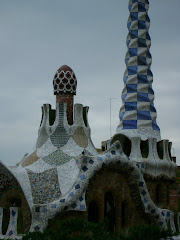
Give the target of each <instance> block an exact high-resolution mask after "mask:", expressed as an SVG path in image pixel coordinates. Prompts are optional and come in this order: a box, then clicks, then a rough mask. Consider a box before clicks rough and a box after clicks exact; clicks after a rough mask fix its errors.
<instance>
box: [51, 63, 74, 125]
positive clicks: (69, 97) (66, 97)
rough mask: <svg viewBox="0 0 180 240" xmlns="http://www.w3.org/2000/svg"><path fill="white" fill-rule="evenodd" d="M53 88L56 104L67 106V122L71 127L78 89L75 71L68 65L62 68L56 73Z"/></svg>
mask: <svg viewBox="0 0 180 240" xmlns="http://www.w3.org/2000/svg"><path fill="white" fill-rule="evenodd" d="M53 87H54V95H56V103H66V104H67V120H68V123H69V124H70V125H71V124H72V123H73V101H74V95H76V87H77V80H76V76H75V74H74V71H73V70H72V69H71V68H70V67H69V66H67V65H63V66H62V67H60V68H59V69H58V70H57V71H56V73H55V76H54V79H53Z"/></svg>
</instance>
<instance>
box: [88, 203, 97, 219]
mask: <svg viewBox="0 0 180 240" xmlns="http://www.w3.org/2000/svg"><path fill="white" fill-rule="evenodd" d="M88 221H89V222H95V223H97V222H98V207H97V204H96V202H95V201H92V202H90V204H89V207H88Z"/></svg>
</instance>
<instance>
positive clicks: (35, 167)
mask: <svg viewBox="0 0 180 240" xmlns="http://www.w3.org/2000/svg"><path fill="white" fill-rule="evenodd" d="M52 167H53V166H51V165H49V164H47V163H46V162H44V161H43V160H42V159H41V158H40V159H39V160H38V161H36V162H35V163H33V164H31V165H30V166H27V167H26V169H29V170H30V171H32V172H35V173H41V172H44V171H47V170H49V169H51V168H52Z"/></svg>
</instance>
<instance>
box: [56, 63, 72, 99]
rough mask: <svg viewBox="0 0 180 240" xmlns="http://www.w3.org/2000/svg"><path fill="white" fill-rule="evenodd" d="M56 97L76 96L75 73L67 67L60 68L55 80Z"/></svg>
mask: <svg viewBox="0 0 180 240" xmlns="http://www.w3.org/2000/svg"><path fill="white" fill-rule="evenodd" d="M53 87H54V95H58V94H60V93H69V94H72V95H76V87H77V79H76V76H75V74H74V71H73V70H72V69H71V68H70V67H69V66H67V65H63V66H62V67H60V68H59V69H58V70H57V71H56V74H55V76H54V79H53Z"/></svg>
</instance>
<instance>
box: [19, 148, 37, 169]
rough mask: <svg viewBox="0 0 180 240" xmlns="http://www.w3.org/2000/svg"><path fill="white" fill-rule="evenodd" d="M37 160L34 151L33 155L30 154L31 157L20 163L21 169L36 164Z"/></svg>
mask: <svg viewBox="0 0 180 240" xmlns="http://www.w3.org/2000/svg"><path fill="white" fill-rule="evenodd" d="M37 160H38V156H37V154H36V151H34V152H33V153H31V155H29V156H27V157H26V158H25V159H24V160H23V161H22V163H21V166H22V167H27V166H29V165H31V164H33V163H34V162H36V161H37Z"/></svg>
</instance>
